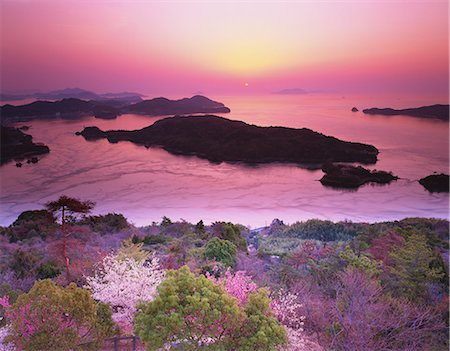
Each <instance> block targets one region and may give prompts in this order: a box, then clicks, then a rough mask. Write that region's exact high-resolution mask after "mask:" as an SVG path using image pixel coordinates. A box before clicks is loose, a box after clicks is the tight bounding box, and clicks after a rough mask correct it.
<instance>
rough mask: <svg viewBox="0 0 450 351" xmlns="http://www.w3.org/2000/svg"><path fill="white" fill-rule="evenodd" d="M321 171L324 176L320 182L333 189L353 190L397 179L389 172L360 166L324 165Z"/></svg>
mask: <svg viewBox="0 0 450 351" xmlns="http://www.w3.org/2000/svg"><path fill="white" fill-rule="evenodd" d="M322 171H323V172H324V173H325V175H324V176H323V177H322V178H321V179H320V182H321V183H322V185H325V186H329V187H333V188H348V189H355V188H359V187H360V186H361V185H364V184H366V183H378V184H389V183H390V182H392V181H393V180H397V179H398V177H397V176H394V175H392V173H391V172H385V171H376V170H374V171H370V170H368V169H366V168H363V167H361V166H357V167H355V166H349V165H335V164H326V165H324V166H323V167H322Z"/></svg>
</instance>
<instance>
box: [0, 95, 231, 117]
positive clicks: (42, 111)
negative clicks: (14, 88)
mask: <svg viewBox="0 0 450 351" xmlns="http://www.w3.org/2000/svg"><path fill="white" fill-rule="evenodd" d="M124 94H126V93H124ZM124 98H125V99H127V97H126V96H124ZM227 112H230V109H229V108H228V107H226V106H225V105H224V104H223V103H221V102H217V101H213V100H210V99H208V98H207V97H204V96H200V95H195V96H193V97H191V98H184V99H180V100H169V99H166V98H162V97H161V98H156V99H151V100H144V101H141V102H138V103H133V104H129V103H128V101H127V100H125V101H124V100H121V98H114V99H110V100H101V101H98V100H89V101H85V100H81V99H76V98H66V99H62V100H59V101H54V102H53V101H35V102H32V103H30V104H26V105H21V106H13V105H9V104H7V105H4V106H2V107H1V108H0V113H1V116H2V119H3V120H12V121H16V120H30V119H34V118H79V117H83V116H89V115H94V116H95V117H98V118H115V117H117V116H118V115H120V114H123V113H135V114H143V115H153V116H156V115H175V114H191V113H227Z"/></svg>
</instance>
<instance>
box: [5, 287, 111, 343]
mask: <svg viewBox="0 0 450 351" xmlns="http://www.w3.org/2000/svg"><path fill="white" fill-rule="evenodd" d="M3 306H6V307H7V317H8V319H9V321H10V323H11V324H10V332H9V333H10V335H9V337H8V338H9V340H10V341H12V342H13V343H14V345H15V346H16V347H17V348H18V349H25V350H68V349H75V348H76V347H77V346H78V344H80V343H81V342H82V341H87V340H89V341H91V340H93V339H94V340H97V341H100V340H101V339H102V338H103V337H104V336H105V335H107V334H108V333H110V332H111V328H110V327H111V325H112V324H111V318H110V315H109V317H108V313H107V311H106V310H105V308H106V307H105V306H103V307H101V308H100V309H98V307H97V304H96V302H95V301H94V299H93V298H92V297H91V296H90V294H89V292H88V291H87V290H84V289H81V288H78V287H77V286H76V285H75V284H73V283H72V284H70V285H69V286H67V287H66V288H62V287H60V286H58V285H56V284H55V283H54V282H52V281H51V280H48V279H47V280H40V281H37V282H36V283H35V284H34V286H33V288H32V289H31V290H30V291H29V292H28V293H27V294H22V295H20V296H19V297H18V298H17V301H16V302H15V303H14V304H13V305H12V306H9V307H8V303H7V301H6V302H5V301H3Z"/></svg>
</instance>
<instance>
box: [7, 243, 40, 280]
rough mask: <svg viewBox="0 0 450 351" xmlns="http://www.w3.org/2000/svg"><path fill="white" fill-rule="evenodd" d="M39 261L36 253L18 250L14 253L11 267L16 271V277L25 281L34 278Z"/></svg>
mask: <svg viewBox="0 0 450 351" xmlns="http://www.w3.org/2000/svg"><path fill="white" fill-rule="evenodd" d="M38 261H39V257H38V256H37V254H36V253H35V252H34V251H22V250H21V249H18V250H16V251H15V252H14V254H13V256H12V258H11V262H10V264H9V267H10V268H11V270H13V271H14V273H15V274H16V277H18V278H20V279H23V278H25V277H30V276H34V274H35V269H36V263H37V262H38Z"/></svg>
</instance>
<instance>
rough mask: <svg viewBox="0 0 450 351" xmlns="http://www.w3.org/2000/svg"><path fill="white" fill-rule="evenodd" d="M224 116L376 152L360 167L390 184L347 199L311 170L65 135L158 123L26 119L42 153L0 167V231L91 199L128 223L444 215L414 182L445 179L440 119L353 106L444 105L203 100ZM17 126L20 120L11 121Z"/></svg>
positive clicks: (305, 98)
mask: <svg viewBox="0 0 450 351" xmlns="http://www.w3.org/2000/svg"><path fill="white" fill-rule="evenodd" d="M211 98H213V99H215V100H218V101H222V102H224V103H225V104H226V105H227V106H229V107H230V108H231V110H232V113H230V114H227V115H224V116H226V117H228V118H232V119H239V120H243V121H246V122H248V123H252V124H257V125H264V126H269V125H280V126H289V127H298V128H300V127H307V128H311V129H313V130H316V131H319V132H322V133H324V134H327V135H333V136H335V137H338V138H340V139H343V140H349V141H358V142H365V143H370V144H373V145H375V146H376V147H377V148H378V149H379V150H380V154H379V161H378V163H377V164H376V165H374V166H371V167H369V168H372V169H373V168H376V169H382V170H387V171H392V172H393V173H394V174H396V175H398V176H399V177H401V179H400V180H398V181H396V182H393V183H391V184H390V185H387V186H372V185H366V186H363V187H361V188H359V189H358V190H357V191H345V190H334V189H330V188H325V187H323V186H322V185H321V184H320V182H319V181H318V180H319V179H320V178H321V177H322V175H323V174H322V172H321V171H320V170H316V171H311V170H307V169H303V168H300V167H298V166H296V165H277V164H275V165H264V166H258V167H248V166H243V165H237V164H226V163H223V164H220V165H216V164H210V163H209V162H208V161H205V160H201V159H198V158H196V157H183V156H174V155H171V154H169V153H167V152H166V151H164V150H161V149H154V148H151V149H146V148H144V147H139V146H136V145H134V144H132V143H129V142H121V143H119V144H109V143H108V142H107V141H106V140H100V141H96V142H87V141H85V140H84V139H83V138H82V137H80V136H76V135H75V134H74V133H75V132H76V131H80V130H82V128H83V127H85V126H92V125H95V126H98V127H99V128H101V129H136V128H142V127H145V126H147V125H149V124H151V123H153V122H154V121H156V120H157V119H158V118H155V117H145V116H137V115H122V116H120V117H119V118H117V119H116V120H111V121H107V120H99V119H95V118H93V117H88V118H85V119H82V120H78V121H63V120H58V121H32V122H27V123H25V124H26V125H30V126H31V128H30V130H29V133H30V134H32V135H33V137H34V140H35V141H37V142H43V143H45V144H47V145H48V146H49V147H50V149H51V152H50V154H49V155H47V156H45V157H43V158H42V159H41V160H40V161H39V163H38V164H35V165H28V164H25V165H24V167H22V168H16V167H15V165H14V163H9V164H7V165H5V166H2V167H1V168H0V193H1V194H0V204H1V214H0V224H1V225H9V224H10V223H11V222H12V221H14V219H15V218H16V217H17V215H18V214H20V213H21V212H22V211H24V210H29V209H39V208H42V207H43V204H45V203H46V202H47V201H49V200H54V199H56V198H57V197H59V196H60V195H61V194H66V195H69V196H75V197H79V198H81V199H90V200H93V201H95V202H96V203H97V206H96V207H95V211H94V213H107V212H118V213H123V214H124V215H125V216H126V217H127V218H128V219H129V220H131V221H132V222H133V223H135V224H137V225H145V224H149V223H151V222H152V221H160V219H161V217H162V216H168V217H170V218H172V219H174V220H177V219H180V218H182V219H186V220H188V221H192V222H196V221H198V220H200V219H203V220H204V221H205V222H211V221H215V220H227V221H232V222H239V223H242V224H244V225H250V226H252V227H258V226H261V225H265V224H268V223H270V221H271V220H272V219H273V218H280V219H282V220H284V221H285V222H288V223H292V222H294V221H297V220H303V219H308V218H322V219H331V220H344V219H348V220H353V221H370V222H373V221H380V220H392V219H401V218H404V217H411V216H423V217H440V218H448V210H449V197H448V194H430V193H428V191H426V190H425V189H424V188H423V187H422V186H421V185H420V184H418V183H417V180H418V179H419V178H421V177H423V176H426V175H428V174H431V173H432V172H434V171H436V172H445V173H448V163H449V156H448V150H449V129H448V123H445V122H441V121H424V120H420V119H416V118H412V117H403V116H397V117H383V116H367V115H364V114H362V113H361V112H357V113H352V112H351V111H350V110H351V108H352V107H353V106H356V107H358V108H359V109H360V110H362V109H363V108H367V107H398V108H400V107H413V106H420V105H425V104H433V103H447V101H436V100H435V99H434V100H432V99H427V98H426V97H421V98H414V97H408V98H398V97H379V96H378V97H370V96H352V97H350V96H342V95H336V94H335V95H322V94H310V95H299V96H279V95H267V96H241V97H233V96H211ZM20 125H22V124H20Z"/></svg>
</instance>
